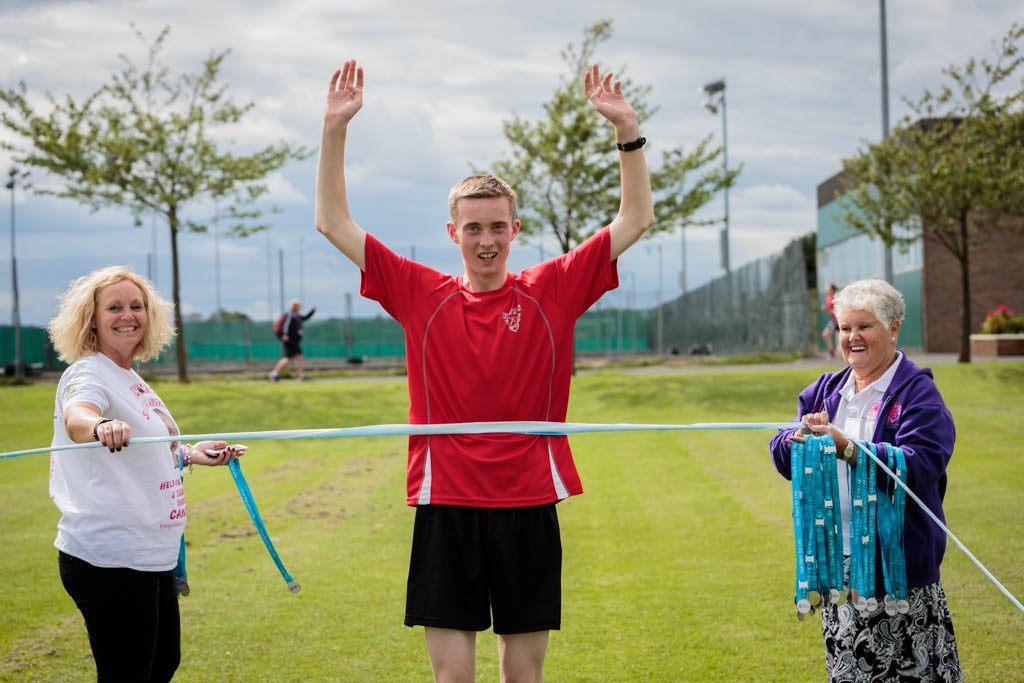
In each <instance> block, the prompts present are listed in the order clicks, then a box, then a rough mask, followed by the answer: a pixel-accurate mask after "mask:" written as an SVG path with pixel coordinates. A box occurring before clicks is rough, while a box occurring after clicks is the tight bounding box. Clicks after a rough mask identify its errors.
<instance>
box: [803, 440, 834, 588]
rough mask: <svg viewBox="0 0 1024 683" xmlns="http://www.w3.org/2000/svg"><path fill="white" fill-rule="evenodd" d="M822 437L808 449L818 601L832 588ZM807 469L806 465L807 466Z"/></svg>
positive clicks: (812, 442)
mask: <svg viewBox="0 0 1024 683" xmlns="http://www.w3.org/2000/svg"><path fill="white" fill-rule="evenodd" d="M821 450H822V439H820V438H818V439H814V440H812V441H811V442H810V443H809V444H808V451H809V452H810V464H811V475H810V476H811V484H812V491H813V492H812V494H811V502H812V504H813V509H814V537H813V542H814V546H813V547H814V551H815V552H814V565H815V568H816V569H817V570H818V581H817V585H816V586H815V588H816V590H817V592H818V602H820V601H821V597H820V596H821V595H823V594H827V593H828V591H829V589H830V588H831V581H830V578H829V573H830V571H829V570H830V565H829V562H828V560H827V558H828V551H827V550H826V549H825V486H824V477H823V476H822V475H823V472H822V458H821ZM805 469H806V466H805ZM811 603H812V604H813V603H815V600H813V599H812V600H811Z"/></svg>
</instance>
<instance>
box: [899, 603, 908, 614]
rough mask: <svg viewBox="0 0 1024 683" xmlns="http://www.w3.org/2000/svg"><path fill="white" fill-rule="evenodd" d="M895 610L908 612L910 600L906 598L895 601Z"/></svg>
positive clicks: (903, 612) (901, 612)
mask: <svg viewBox="0 0 1024 683" xmlns="http://www.w3.org/2000/svg"><path fill="white" fill-rule="evenodd" d="M896 611H897V612H899V613H900V614H909V613H910V602H909V601H907V600H897V601H896Z"/></svg>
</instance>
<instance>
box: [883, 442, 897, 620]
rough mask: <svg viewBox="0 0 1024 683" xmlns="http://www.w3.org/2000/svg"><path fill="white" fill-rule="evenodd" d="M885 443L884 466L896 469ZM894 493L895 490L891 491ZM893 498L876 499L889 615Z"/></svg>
mask: <svg viewBox="0 0 1024 683" xmlns="http://www.w3.org/2000/svg"><path fill="white" fill-rule="evenodd" d="M884 445H885V451H886V466H887V467H888V468H889V469H890V470H895V469H896V456H895V453H894V449H893V448H892V447H891V446H889V444H884ZM893 494H894V495H895V491H893ZM893 502H894V501H893V500H892V499H890V498H889V496H888V495H884V494H883V495H882V496H880V497H879V499H878V544H879V545H880V546H882V578H883V581H884V584H885V600H884V605H885V613H886V614H888V615H889V616H890V617H891V616H894V615H895V614H896V588H895V585H894V584H895V576H894V574H895V571H896V560H895V557H894V556H893V548H894V546H896V536H897V535H898V534H899V530H898V529H897V520H896V510H895V507H894V505H893Z"/></svg>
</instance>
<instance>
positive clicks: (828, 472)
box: [821, 437, 843, 604]
mask: <svg viewBox="0 0 1024 683" xmlns="http://www.w3.org/2000/svg"><path fill="white" fill-rule="evenodd" d="M821 452H822V480H823V484H824V501H823V502H824V507H825V545H826V547H827V548H828V568H829V574H830V575H831V576H830V579H831V580H830V581H829V584H828V588H829V601H830V602H833V603H836V604H838V603H839V602H840V601H841V600H842V592H841V590H842V588H843V547H842V542H843V541H842V537H841V533H840V531H841V530H840V529H838V528H837V527H836V520H837V518H839V517H838V514H837V512H838V510H837V507H838V506H837V504H836V498H837V497H838V495H839V474H838V469H837V463H836V443H835V441H833V440H832V439H831V437H829V438H827V439H826V440H824V443H823V444H822V447H821ZM839 524H840V525H841V524H842V519H841V518H839Z"/></svg>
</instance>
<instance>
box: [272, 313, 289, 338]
mask: <svg viewBox="0 0 1024 683" xmlns="http://www.w3.org/2000/svg"><path fill="white" fill-rule="evenodd" d="M287 315H288V314H287V313H282V314H281V316H280V317H279V318H278V319H277V320H275V321H274V336H275V337H277V338H278V339H280V338H281V337H283V336H284V319H285V317H287Z"/></svg>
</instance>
